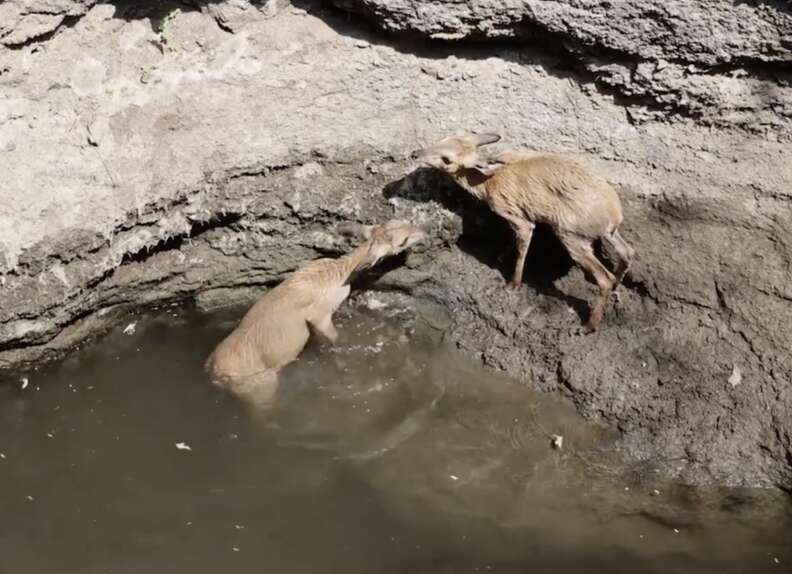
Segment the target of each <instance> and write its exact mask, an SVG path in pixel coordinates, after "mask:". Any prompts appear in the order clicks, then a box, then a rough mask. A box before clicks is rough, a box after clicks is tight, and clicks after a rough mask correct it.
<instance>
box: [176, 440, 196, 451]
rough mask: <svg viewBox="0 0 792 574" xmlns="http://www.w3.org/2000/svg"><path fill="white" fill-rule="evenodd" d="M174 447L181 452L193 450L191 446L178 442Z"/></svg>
mask: <svg viewBox="0 0 792 574" xmlns="http://www.w3.org/2000/svg"><path fill="white" fill-rule="evenodd" d="M174 445H175V446H176V448H177V449H179V450H192V448H190V445H188V444H187V443H186V442H177V443H174Z"/></svg>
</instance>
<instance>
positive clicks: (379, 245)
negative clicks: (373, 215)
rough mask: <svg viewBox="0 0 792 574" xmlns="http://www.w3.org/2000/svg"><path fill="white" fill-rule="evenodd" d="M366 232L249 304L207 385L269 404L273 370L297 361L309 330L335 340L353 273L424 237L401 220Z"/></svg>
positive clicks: (212, 364) (210, 366)
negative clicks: (336, 316)
mask: <svg viewBox="0 0 792 574" xmlns="http://www.w3.org/2000/svg"><path fill="white" fill-rule="evenodd" d="M366 234H367V235H368V239H367V240H366V241H365V243H363V244H362V245H360V246H359V247H357V248H356V249H355V250H353V251H352V252H351V253H349V254H347V255H345V256H343V257H339V258H338V259H318V260H316V261H311V262H310V263H307V264H306V265H304V266H303V267H301V268H300V269H298V270H297V271H295V272H294V273H292V275H291V276H290V277H288V278H287V279H286V280H285V281H284V282H283V283H281V284H279V285H278V286H277V287H275V288H274V289H272V290H271V291H269V292H268V293H267V294H266V295H264V297H262V298H261V299H260V300H259V301H258V302H257V303H256V304H255V305H253V307H251V309H250V310H249V311H248V312H247V314H246V315H245V316H244V317H243V318H242V321H241V322H240V323H239V325H238V326H237V327H236V329H234V330H233V331H232V332H231V333H230V334H229V335H228V336H227V337H226V338H225V339H224V340H223V341H222V342H221V343H220V344H219V345H218V346H217V348H215V350H214V351H213V352H212V354H211V355H210V356H209V358H208V359H207V361H206V366H205V367H206V370H207V372H208V373H209V376H210V377H211V378H212V381H213V382H215V383H216V384H218V385H220V386H223V387H227V388H228V389H230V390H231V391H233V392H234V393H236V394H238V395H240V396H243V397H244V398H246V399H248V401H249V402H251V403H255V404H257V405H259V406H265V405H267V404H270V403H271V402H272V400H273V396H274V393H275V390H276V388H277V373H278V371H279V370H280V369H282V368H283V367H284V366H285V365H287V364H289V363H291V362H292V361H294V360H295V359H296V358H297V357H298V355H299V354H300V353H301V352H302V350H303V348H304V347H305V345H306V343H307V342H308V339H309V338H310V335H311V332H312V331H313V332H314V333H315V334H316V335H317V336H318V337H319V338H321V339H323V340H324V341H325V342H328V343H332V342H335V340H336V338H337V337H338V332H337V331H336V328H335V326H334V325H333V321H332V316H333V313H334V312H335V311H336V309H338V307H339V306H340V305H341V303H343V302H344V300H345V299H346V298H347V296H348V295H349V291H350V285H349V281H350V278H351V277H352V275H353V274H354V273H356V272H357V271H360V270H362V269H366V268H368V267H371V266H373V265H375V264H376V263H377V262H378V261H380V260H381V259H383V258H385V257H388V256H391V255H396V254H398V253H400V252H402V251H404V250H405V249H407V248H408V247H410V246H411V245H413V244H414V243H416V242H417V241H419V240H420V239H421V238H422V237H423V232H422V231H421V230H419V229H418V228H416V227H413V226H412V225H409V224H407V223H404V222H400V221H391V222H388V223H386V224H384V225H381V226H378V227H373V228H372V227H368V228H366Z"/></svg>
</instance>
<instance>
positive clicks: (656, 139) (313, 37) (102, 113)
mask: <svg viewBox="0 0 792 574" xmlns="http://www.w3.org/2000/svg"><path fill="white" fill-rule="evenodd" d="M790 13H792V10H791V9H790V4H789V3H788V2H745V3H740V2H737V3H734V2H731V1H725V0H723V1H722V0H717V1H705V0H700V1H694V0H686V1H678V2H667V3H664V4H663V5H662V6H660V7H658V3H655V2H640V1H638V0H625V1H624V2H605V1H604V0H587V1H580V0H565V1H561V0H557V1H545V2H538V1H532V0H526V1H524V2H484V1H473V2H466V3H457V2H452V1H450V0H446V1H440V0H437V1H433V2H414V1H408V0H404V1H401V2H384V1H377V0H360V1H354V2H353V1H350V0H345V1H343V2H342V1H341V0H338V1H337V2H335V7H327V6H323V5H320V4H318V3H314V2H302V3H299V4H297V3H295V4H294V5H289V4H286V3H285V2H273V1H271V2H268V3H262V4H256V5H252V4H248V3H247V2H244V1H243V0H235V1H230V2H227V3H204V2H193V3H191V4H189V5H185V4H176V3H174V4H167V3H163V2H152V3H121V2H117V3H114V4H104V3H94V2H90V1H84V2H79V1H72V2H69V1H66V0H60V1H58V0H52V1H41V2H32V3H31V2H21V1H19V2H16V1H13V0H12V1H7V2H5V3H4V4H2V5H0V16H4V17H0V22H2V24H0V150H2V153H0V174H2V178H1V181H2V184H0V284H2V299H0V365H2V366H4V367H6V368H7V369H8V368H14V367H19V366H20V365H22V364H24V363H25V362H29V361H35V360H41V359H45V358H50V357H53V356H57V355H58V354H59V353H60V352H62V351H63V350H65V349H68V348H69V347H70V346H71V345H73V344H75V343H76V342H78V341H80V340H82V339H83V338H84V337H85V336H87V335H89V334H92V333H96V332H98V330H99V329H100V328H102V327H107V326H108V325H111V324H112V323H113V321H114V320H115V318H116V317H117V316H118V314H120V313H125V312H127V311H129V310H131V309H135V308H138V307H140V306H141V305H148V304H158V303H162V302H165V301H173V300H184V299H189V298H195V299H196V300H197V301H198V302H199V304H201V305H203V306H207V307H208V306H212V305H218V304H223V303H227V302H228V301H231V300H240V299H242V300H246V299H249V298H252V297H253V296H255V295H256V294H258V293H260V292H261V289H262V288H264V287H266V286H267V285H269V284H271V283H272V282H273V281H276V280H277V279H278V278H279V277H281V276H282V275H283V273H285V272H287V271H288V270H290V269H292V268H293V267H294V266H295V265H297V264H298V263H299V262H300V261H303V260H305V259H310V258H312V257H316V256H318V255H320V254H334V253H339V252H341V251H343V250H345V249H347V248H348V247H349V245H348V244H347V243H346V240H345V239H342V238H341V235H340V234H339V233H337V226H338V225H339V224H341V223H344V222H348V221H377V220H381V219H384V218H386V217H392V216H400V217H407V218H411V219H413V220H415V221H418V222H420V223H422V224H424V225H426V226H427V227H428V229H429V230H430V233H431V236H432V240H431V241H430V242H429V243H428V244H427V245H426V246H424V248H422V249H419V250H417V251H416V252H414V253H412V254H411V255H410V256H409V257H408V258H407V260H406V262H405V264H404V265H403V266H400V267H397V268H394V269H392V270H391V271H389V272H388V273H387V274H385V275H383V276H382V277H380V278H379V279H378V280H376V281H375V282H373V283H372V286H373V287H376V288H379V289H399V290H402V291H406V292H409V293H412V294H414V295H415V296H417V297H423V298H429V299H432V300H433V301H436V302H440V303H442V304H444V305H445V306H446V307H448V308H449V309H451V310H452V311H453V314H454V317H455V323H454V324H453V325H452V326H451V327H450V331H449V333H450V336H451V337H452V338H453V339H454V340H455V341H457V343H458V345H459V346H460V347H461V348H462V349H464V350H466V351H468V352H470V353H473V354H475V355H477V356H480V357H482V359H483V360H484V361H485V362H487V363H488V364H490V365H492V366H494V367H496V368H499V369H503V370H506V371H508V372H510V373H511V374H512V375H514V376H516V377H518V378H520V379H522V380H524V381H525V382H526V383H527V384H531V385H534V386H537V387H539V388H541V389H543V390H546V391H549V392H561V393H564V394H567V395H568V396H570V397H571V398H572V399H573V400H574V401H575V403H576V404H577V406H578V407H579V409H580V411H581V412H583V413H584V414H586V415H588V416H593V417H599V418H601V419H603V420H605V421H607V422H610V423H614V424H616V425H617V426H618V428H619V429H620V430H621V431H622V433H623V440H622V444H623V445H624V447H625V449H626V450H627V451H628V452H629V453H630V454H631V455H632V456H635V457H637V458H646V459H652V460H656V461H658V462H660V463H662V464H664V466H665V467H666V468H667V469H668V471H669V472H671V473H672V474H675V475H678V476H680V477H681V478H682V479H684V480H687V481H690V482H707V481H715V482H719V483H724V484H751V485H754V484H760V485H776V486H782V487H787V488H788V487H790V486H792V385H790V383H792V380H790V379H791V378H792V374H791V373H792V358H790V354H789V351H788V350H789V349H790V348H792V327H790V326H789V324H788V317H789V316H790V310H792V304H791V302H792V288H791V287H790V279H791V278H792V262H791V256H790V253H791V252H790V247H791V246H792V232H790V229H792V226H791V225H790V224H792V201H791V200H792V197H791V196H792V188H791V187H790V182H792V161H791V160H792V150H791V148H790V139H791V138H790V133H792V131H791V130H790V110H791V109H792V107H791V106H792V104H791V103H790V102H792V88H790V83H789V79H790V74H789V70H788V68H789V63H790V60H791V59H792V57H790V37H791V35H792V23H791V22H792V20H790ZM484 129H486V130H488V131H497V132H500V133H501V134H502V135H503V136H504V140H503V144H502V146H501V147H507V146H525V147H529V148H532V149H541V150H550V151H556V152H564V153H568V154H571V155H574V156H576V157H579V158H581V159H582V160H583V161H586V162H587V163H589V164H590V165H591V166H592V167H594V168H595V169H597V170H598V171H600V172H602V173H603V174H605V175H606V176H607V177H608V179H609V180H610V181H611V182H612V183H613V184H614V185H615V186H617V188H618V189H619V191H620V193H621V196H622V198H623V201H624V204H625V211H626V222H625V227H624V231H625V235H626V236H627V237H628V238H629V240H630V241H631V242H632V243H633V244H634V245H635V247H636V249H637V250H638V253H639V256H638V257H639V258H638V261H637V262H636V264H635V268H634V270H633V272H632V277H631V278H630V280H629V281H628V282H627V285H626V286H625V288H624V289H623V290H622V294H621V300H620V301H619V302H616V303H614V308H613V309H612V310H611V311H610V313H609V315H608V317H607V320H608V324H607V325H606V327H605V328H604V329H603V330H602V331H601V332H598V333H597V334H595V335H591V336H587V337H584V336H581V335H578V334H577V326H578V325H579V323H580V320H581V316H582V315H585V312H586V303H587V301H590V300H591V296H592V289H591V287H590V285H588V284H587V283H586V281H585V279H584V277H583V275H582V273H580V272H579V271H578V270H577V269H575V268H573V267H572V266H571V265H570V263H569V260H568V258H567V256H566V255H565V254H564V253H563V250H562V249H561V248H560V247H559V245H558V243H557V242H556V241H555V240H554V239H553V238H552V236H551V235H550V234H549V233H546V232H543V231H540V232H539V233H538V234H537V237H536V240H535V242H534V245H533V247H532V249H531V253H530V255H529V260H528V264H527V268H526V285H525V286H524V288H523V289H522V290H520V291H519V292H517V293H510V292H507V291H506V290H504V289H503V282H504V278H503V274H504V273H505V272H507V270H508V269H509V268H510V267H511V265H512V259H513V248H512V244H511V236H510V232H509V230H508V228H506V227H505V225H504V224H503V223H502V222H501V221H499V220H498V219H497V218H495V217H493V216H492V215H491V214H489V212H488V211H487V210H486V209H485V208H483V207H482V206H481V205H478V204H476V203H475V202H474V201H472V200H471V199H470V198H467V197H466V196H465V195H464V194H463V193H462V192H461V191H460V190H459V189H457V188H454V187H453V185H451V184H450V183H449V182H448V181H446V180H445V179H443V178H442V177H439V176H437V175H436V174H431V173H426V172H425V171H422V170H418V171H413V168H412V166H411V165H410V162H409V161H408V160H406V157H407V156H408V154H409V152H410V151H412V150H414V149H415V148H417V147H419V146H420V145H422V144H423V143H426V142H431V141H432V140H435V139H437V138H440V137H442V136H444V135H447V134H448V133H451V132H455V131H460V130H484ZM13 376H16V375H13ZM7 377H8V378H12V371H7Z"/></svg>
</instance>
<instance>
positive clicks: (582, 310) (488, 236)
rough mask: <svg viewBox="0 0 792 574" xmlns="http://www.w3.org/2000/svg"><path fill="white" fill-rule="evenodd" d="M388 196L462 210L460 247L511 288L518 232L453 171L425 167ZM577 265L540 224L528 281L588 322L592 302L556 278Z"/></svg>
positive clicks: (393, 184) (527, 270)
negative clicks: (456, 178)
mask: <svg viewBox="0 0 792 574" xmlns="http://www.w3.org/2000/svg"><path fill="white" fill-rule="evenodd" d="M383 195H384V196H385V197H386V198H391V197H401V198H404V199H409V200H412V201H419V202H422V203H429V202H436V203H439V204H440V205H442V206H443V207H445V208H446V209H448V210H450V211H453V212H454V213H456V214H457V215H459V216H460V217H461V218H462V234H461V235H460V236H459V240H458V241H457V247H459V249H461V250H462V251H463V252H464V253H467V254H468V255H471V256H472V257H475V258H476V259H477V260H478V261H479V262H481V263H483V264H484V265H486V266H488V267H490V268H492V269H497V270H498V271H499V272H500V274H501V275H502V276H503V281H504V289H505V288H506V282H507V281H508V280H509V279H510V278H511V275H512V272H513V271H514V262H515V259H516V257H517V249H516V244H515V239H514V232H513V231H512V229H511V227H509V225H508V223H506V221H505V220H504V219H503V218H501V217H499V216H498V215H496V214H495V213H493V212H492V211H491V210H490V209H489V207H488V206H487V205H486V204H484V203H483V202H481V201H479V200H477V199H476V198H475V197H472V196H471V195H470V194H469V193H467V192H466V191H465V190H463V189H462V188H460V187H459V186H458V185H457V184H456V183H455V182H454V181H453V180H452V179H451V178H450V177H448V176H447V175H445V174H442V173H439V172H436V171H435V170H432V169H429V168H424V167H421V168H418V169H416V170H415V171H413V172H412V173H410V174H408V175H406V176H405V177H404V178H402V179H399V180H396V181H394V182H391V183H389V184H388V185H386V186H385V188H384V190H383ZM573 266H574V262H573V261H572V259H571V258H570V256H569V254H568V253H567V251H566V249H565V248H564V246H563V245H562V244H561V242H560V241H559V240H558V238H557V237H556V236H555V234H554V233H553V231H552V230H551V229H550V228H549V227H548V226H545V225H541V224H540V225H537V226H536V230H535V231H534V235H533V238H532V240H531V246H530V248H529V250H528V257H527V258H526V262H525V273H524V274H523V283H524V284H527V285H529V286H530V287H531V288H532V289H534V290H535V291H536V292H537V293H540V294H542V295H545V296H548V297H553V298H555V299H559V300H561V301H564V302H565V303H566V304H567V305H569V306H570V307H572V308H573V309H574V310H575V312H576V313H577V314H578V316H579V317H580V320H581V321H586V320H588V315H589V304H588V303H587V302H586V301H584V300H583V299H579V298H578V297H574V296H572V295H568V294H566V293H564V292H563V291H561V290H559V289H558V288H557V287H556V286H555V281H556V280H557V279H559V278H561V277H563V276H565V275H566V274H567V273H569V271H570V269H571V268H572V267H573ZM588 279H589V281H591V280H592V279H591V278H588Z"/></svg>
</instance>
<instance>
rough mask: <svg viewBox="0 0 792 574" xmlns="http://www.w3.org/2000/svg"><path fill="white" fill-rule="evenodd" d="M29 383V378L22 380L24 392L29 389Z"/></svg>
mask: <svg viewBox="0 0 792 574" xmlns="http://www.w3.org/2000/svg"><path fill="white" fill-rule="evenodd" d="M29 382H30V381H29V380H28V378H27V377H24V378H23V379H22V389H23V390H24V389H26V388H27V386H28V383H29Z"/></svg>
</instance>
